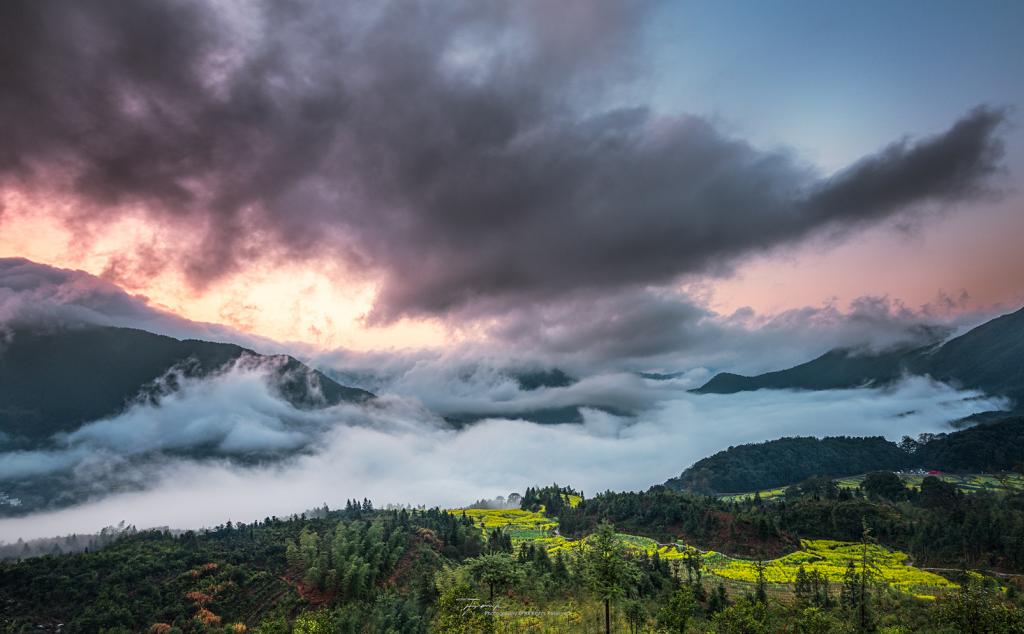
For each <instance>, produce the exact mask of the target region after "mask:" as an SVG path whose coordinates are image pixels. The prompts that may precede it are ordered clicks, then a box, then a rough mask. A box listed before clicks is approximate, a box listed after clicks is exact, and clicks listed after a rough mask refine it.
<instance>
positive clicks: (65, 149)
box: [0, 0, 1004, 345]
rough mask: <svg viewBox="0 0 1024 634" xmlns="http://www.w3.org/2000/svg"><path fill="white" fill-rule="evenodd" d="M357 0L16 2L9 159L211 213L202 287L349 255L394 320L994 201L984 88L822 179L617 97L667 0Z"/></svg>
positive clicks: (206, 218) (167, 213)
mask: <svg viewBox="0 0 1024 634" xmlns="http://www.w3.org/2000/svg"><path fill="white" fill-rule="evenodd" d="M336 5H338V3H285V2H279V3H278V2H270V3H265V4H262V5H256V4H242V5H238V6H232V5H206V4H203V3H196V2H145V3H135V4H125V3H119V2H103V1H100V0H96V1H87V2H79V3H57V2H30V1H24V2H18V1H15V2H9V3H4V4H3V5H2V6H0V59H2V60H4V62H3V63H2V64H0V134H2V136H3V138H4V140H5V143H4V144H3V146H2V147H0V170H2V173H0V177H3V175H6V179H7V181H8V182H9V183H14V182H15V180H16V179H17V180H20V182H21V184H22V185H23V186H26V185H27V186H33V185H36V186H55V185H56V184H58V183H64V184H66V185H67V186H68V187H70V188H71V189H72V191H73V192H75V193H76V194H77V195H78V196H79V197H80V200H81V204H80V205H78V206H77V208H76V209H75V211H74V213H73V214H71V215H70V216H69V219H70V221H71V222H78V223H84V224H88V225H91V226H95V225H96V224H97V223H102V222H103V221H106V220H109V219H111V218H113V217H115V216H116V215H117V214H121V213H125V209H126V205H129V204H132V203H141V205H142V206H143V207H144V208H145V209H146V211H147V213H149V214H150V215H151V216H152V217H154V218H156V219H158V220H160V221H162V222H166V223H172V224H177V225H179V226H182V227H188V228H189V229H190V230H192V231H195V232H196V233H197V236H196V240H195V241H194V247H193V248H192V249H191V250H189V251H188V252H187V253H183V254H182V261H183V267H184V269H185V271H186V272H187V273H188V275H189V277H190V279H191V280H192V281H193V283H195V284H196V285H200V286H201V285H202V284H203V283H205V282H207V281H209V280H212V279H216V278H217V277H219V276H222V275H224V274H227V273H230V272H231V271H232V270H234V269H235V268H236V267H238V266H240V265H242V264H244V263H246V262H248V261H251V260H253V259H257V258H264V257H271V258H291V259H301V258H319V257H333V258H337V259H338V260H341V261H344V262H345V263H347V264H348V265H349V266H352V267H355V268H356V269H357V270H360V271H363V272H365V273H366V274H367V275H370V276H372V277H375V278H377V279H379V280H380V282H381V293H380V296H379V297H378V301H377V304H376V306H375V307H374V311H373V313H372V314H371V316H370V318H371V319H372V320H377V321H387V320H390V319H393V318H396V317H399V316H403V315H417V314H439V315H444V314H450V313H452V311H467V310H469V311H476V312H477V313H480V314H482V313H484V312H486V311H490V312H491V314H501V313H502V312H503V311H504V310H506V309H507V307H508V306H509V305H514V304H516V303H522V302H527V301H543V302H550V301H551V300H560V299H561V298H562V296H563V295H565V294H566V293H569V292H572V293H576V294H578V293H586V292H588V291H598V290H600V291H608V290H610V289H619V290H622V289H625V290H626V292H627V293H628V292H632V291H629V289H631V288H638V287H642V286H646V285H650V284H662V283H666V282H669V281H671V280H672V279H674V278H676V277H678V276H679V275H681V274H687V273H701V272H708V271H715V270H723V269H726V268H727V267H728V266H729V265H730V263H731V262H733V261H734V260H735V259H736V258H738V257H742V256H744V255H746V254H748V253H750V252H752V251H759V250H764V249H768V248H772V247H775V246H778V245H781V244H786V243H788V242H791V241H794V240H798V239H801V238H804V237H806V236H807V235H809V234H811V233H813V232H817V231H823V230H827V231H830V232H833V233H842V232H843V231H845V230H847V229H849V228H851V227H855V226H858V225H861V224H864V223H866V222H871V221H877V220H880V219H883V218H886V217H889V216H891V215H893V214H895V213H899V212H902V211H904V210H906V209H908V208H914V207H917V206H919V205H920V204H922V203H928V202H938V203H947V202H951V201H955V200H959V199H962V198H964V197H966V196H969V195H972V194H974V193H976V192H977V191H978V190H979V189H980V188H981V187H982V186H983V185H984V180H985V178H986V177H987V176H989V175H990V174H991V173H992V172H994V171H995V170H996V169H997V167H998V163H999V159H1000V158H1001V154H1002V149H1001V145H1000V143H999V140H998V138H997V135H996V134H997V129H998V127H999V125H1000V123H1001V121H1002V120H1003V118H1004V114H1003V113H1002V112H1001V111H997V110H993V109H990V108H984V107H982V108H978V109H977V110H974V111H972V112H971V113H969V114H967V115H966V116H965V117H964V118H963V119H962V120H960V121H959V122H956V123H955V124H954V125H953V126H952V127H951V128H950V129H949V130H948V131H947V132H945V133H943V134H940V135H937V136H935V137H932V138H928V139H924V140H921V141H919V142H917V143H910V142H907V141H902V142H899V143H896V144H894V145H891V146H890V147H888V148H886V149H884V150H882V151H881V152H880V153H879V154H877V155H875V156H870V157H867V158H865V159H864V160H862V161H860V162H858V163H856V164H855V165H853V166H852V167H850V168H849V169H847V170H844V171H841V172H840V173H838V174H836V175H835V176H833V177H831V178H827V179H822V178H820V177H819V176H817V175H815V174H814V173H813V172H812V171H811V170H810V169H808V168H806V167H805V166H803V165H801V164H800V163H799V162H797V161H796V160H794V159H793V158H792V157H790V156H788V155H786V154H783V153H772V152H763V151H760V150H758V149H755V148H753V147H752V146H750V145H749V144H747V143H745V142H743V141H741V140H736V139H731V138H728V137H725V136H723V134H722V133H721V132H719V131H718V130H716V129H715V128H714V127H713V126H712V125H711V124H710V123H709V122H707V121H705V120H703V119H700V118H696V117H688V116H676V117H658V116H655V115H654V114H653V113H652V112H651V111H649V110H648V109H646V108H643V107H636V108H621V107H613V106H611V105H609V104H610V101H609V98H608V95H609V94H613V92H614V90H613V89H615V88H617V87H619V86H620V85H622V83H623V82H624V81H625V80H626V78H627V76H628V75H629V74H630V73H631V71H634V70H636V57H635V56H634V53H635V52H636V45H637V44H638V42H637V38H638V37H639V33H640V28H639V25H640V23H641V22H642V20H643V18H644V14H645V6H644V5H642V4H632V3H612V2H609V3H589V2H570V3H547V2H533V3H512V4H502V3H477V2H465V3H462V2H452V3H445V4H443V5H442V4H439V3H424V4H415V3H406V2H396V3H367V4H360V5H345V6H343V7H341V6H336ZM665 310H668V311H670V312H671V310H676V309H674V308H671V307H666V308H665ZM508 327H509V328H512V327H514V325H509V326H508ZM652 345H653V344H652Z"/></svg>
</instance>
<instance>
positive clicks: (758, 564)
mask: <svg viewBox="0 0 1024 634" xmlns="http://www.w3.org/2000/svg"><path fill="white" fill-rule="evenodd" d="M767 567H768V564H766V563H764V562H763V561H761V560H760V559H758V560H757V561H755V562H754V570H756V571H757V590H756V591H755V594H754V598H755V600H756V601H757V602H758V603H759V604H761V605H767V604H768V583H767V582H766V581H765V578H764V571H765V569H766V568H767Z"/></svg>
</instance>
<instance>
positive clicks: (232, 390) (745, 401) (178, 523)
mask: <svg viewBox="0 0 1024 634" xmlns="http://www.w3.org/2000/svg"><path fill="white" fill-rule="evenodd" d="M255 379H256V376H255V375H254V374H252V373H251V372H250V371H249V370H245V369H237V368H236V369H235V370H232V371H230V372H227V373H225V374H224V375H223V376H222V377H220V378H218V379H217V380H214V381H211V382H208V383H201V384H198V383H197V384H191V385H186V386H185V387H184V388H183V390H182V391H181V392H180V393H178V394H176V395H173V396H170V397H165V399H164V401H163V403H162V405H161V407H159V408H153V407H151V406H146V405H140V406H138V407H136V408H134V409H131V410H129V411H128V412H126V413H125V414H123V415H122V416H119V417H116V418H113V419H110V420H106V421H99V422H96V423H92V424H89V425H86V426H84V427H83V428H82V429H81V430H79V431H78V432H75V433H73V434H71V435H70V436H68V437H66V438H61V439H59V443H62V444H63V447H62V448H57V449H54V450H53V451H51V452H49V453H47V454H46V455H43V454H39V455H33V456H27V455H26V454H25V453H24V452H22V453H4V454H2V455H0V458H2V460H0V463H2V464H3V465H4V470H3V473H2V474H0V478H2V479H0V490H2V488H3V485H4V483H5V482H6V483H8V484H9V483H11V482H13V481H14V480H16V479H18V478H19V477H29V478H31V477H38V476H41V475H44V474H45V473H49V474H50V475H53V474H64V475H63V477H66V478H67V483H68V486H69V487H72V488H73V487H84V486H86V485H88V486H89V487H91V490H92V491H93V492H94V494H95V498H94V499H95V501H92V502H87V503H84V504H81V505H78V506H75V507H72V508H68V509H65V510H60V511H53V512H43V513H37V514H33V515H29V516H27V517H23V518H16V519H4V520H0V540H7V541H12V540H15V539H17V538H19V537H21V538H30V537H39V536H46V535H53V534H59V533H69V532H88V531H95V530H98V529H99V528H101V527H102V526H106V525H110V524H112V523H116V522H118V521H120V520H124V521H126V522H128V523H131V524H135V525H137V526H139V527H144V526H172V527H181V528H189V527H199V526H207V525H212V524H217V523H221V522H223V521H225V520H226V519H228V518H231V519H234V520H236V521H238V520H242V521H251V520H253V519H258V518H262V517H265V516H267V515H272V514H277V515H283V514H288V513H293V512H301V511H303V510H305V509H308V508H312V507H314V506H320V505H322V504H323V503H324V502H326V503H328V504H329V505H331V506H339V505H341V504H343V501H344V500H345V499H348V498H350V497H357V498H362V497H370V498H372V499H373V500H374V501H375V502H376V503H378V504H385V503H405V504H428V505H432V504H439V505H444V506H457V505H460V504H466V503H468V502H470V501H472V500H475V499H479V498H481V497H491V496H494V495H498V494H507V493H508V492H509V491H512V490H522V489H523V488H525V487H526V486H530V485H534V484H538V483H545V482H551V481H558V482H562V483H571V484H572V485H574V486H576V487H579V488H582V489H583V490H584V491H585V492H587V493H591V494H593V493H596V492H598V491H601V490H605V489H614V490H624V489H625V490H630V489H644V488H646V487H648V486H650V485H652V484H656V483H659V482H662V481H664V480H665V479H667V478H669V477H671V476H674V475H678V473H679V472H680V471H682V470H683V469H684V468H685V467H687V466H689V465H690V464H691V463H692V462H694V461H695V460H697V459H699V458H701V457H704V456H706V455H709V454H711V453H713V452H715V451H718V450H720V449H724V448H726V447H728V446H730V445H735V444H740V443H743V442H754V441H761V440H767V439H770V438H776V437H779V436H783V435H816V436H824V435H884V436H886V437H889V438H892V439H897V438H898V437H900V436H902V435H904V434H909V435H916V434H919V433H922V432H938V431H946V430H948V429H949V427H948V422H949V421H950V420H953V419H957V418H960V417H963V416H967V415H969V414H972V413H974V412H978V411H985V410H991V409H998V408H1000V407H1002V406H1003V405H1004V403H1002V402H1001V401H1000V400H998V399H995V400H993V399H986V398H979V396H980V395H978V394H974V393H964V392H956V391H954V390H952V389H951V388H948V387H946V386H943V385H939V384H935V383H931V382H929V381H927V380H925V379H919V378H915V379H909V380H907V381H905V382H903V383H901V384H900V385H898V386H896V387H894V388H892V389H889V390H845V391H832V392H814V393H792V392H756V393H745V394H736V395H729V396H716V395H694V394H691V393H689V392H687V391H686V390H685V389H683V387H682V386H681V385H680V383H678V382H672V381H645V380H637V379H636V378H635V377H626V376H621V375H620V376H608V377H599V378H598V379H595V381H598V382H603V386H604V387H605V388H606V389H608V390H611V391H612V392H615V393H618V394H619V395H620V397H621V396H623V395H631V396H632V397H633V398H635V399H638V400H643V401H644V402H645V408H644V411H643V412H642V413H640V414H638V415H636V416H631V417H617V416H613V415H610V414H607V413H605V412H602V411H598V410H586V411H585V412H584V422H583V424H580V425H538V424H535V423H530V422H525V421H522V420H511V419H508V418H492V419H489V420H485V421H482V422H480V423H477V424H475V425H472V426H470V427H467V428H465V429H461V430H456V429H453V428H451V427H449V426H448V425H445V424H444V422H443V421H442V420H441V419H440V418H438V417H437V416H436V415H434V414H432V413H431V412H429V411H428V410H427V409H426V408H424V407H423V406H422V405H421V404H420V403H419V402H418V401H415V400H411V399H407V398H398V397H385V398H383V399H379V400H378V401H377V402H376V403H375V404H374V405H370V406H365V407H362V406H339V407H336V408H331V409H327V410H322V411H318V412H304V411H298V410H295V409H293V408H291V407H290V406H289V405H288V404H287V403H285V402H284V401H281V400H279V399H278V398H276V397H275V396H274V395H273V394H271V393H270V392H268V391H267V387H266V386H267V384H266V383H265V382H263V381H259V380H255ZM565 389H566V388H549V389H547V390H546V391H548V392H553V393H556V394H555V395H557V392H559V391H561V390H565ZM549 396H551V395H549ZM295 449H301V450H302V451H300V452H299V453H298V454H295V453H292V454H289V455H290V457H285V458H284V459H282V460H273V461H267V460H258V459H256V458H257V457H259V456H264V457H266V456H267V455H268V452H269V453H273V452H275V451H280V452H286V451H293V450H295ZM26 466H27V467H28V468H29V470H27V471H26V470H24V469H25V468H26ZM19 469H22V470H20V471H19ZM32 469H35V471H32ZM112 490H121V491H124V490H128V491H132V492H128V493H113V494H111V491H112Z"/></svg>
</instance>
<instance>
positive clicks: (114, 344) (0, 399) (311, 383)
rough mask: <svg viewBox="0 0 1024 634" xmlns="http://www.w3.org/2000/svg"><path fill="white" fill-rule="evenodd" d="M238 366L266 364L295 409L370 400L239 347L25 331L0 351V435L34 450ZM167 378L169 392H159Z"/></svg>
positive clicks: (104, 329)
mask: <svg viewBox="0 0 1024 634" xmlns="http://www.w3.org/2000/svg"><path fill="white" fill-rule="evenodd" d="M242 358H252V359H255V360H257V361H259V362H267V363H270V364H271V367H272V383H273V387H274V388H275V389H276V390H277V391H278V392H279V393H280V395H281V397H282V398H284V399H285V400H287V401H288V402H289V403H291V404H292V405H293V406H295V407H298V408H303V409H313V408H316V407H321V406H329V405H336V404H338V403H341V402H344V401H349V402H362V401H365V400H368V399H370V398H373V396H374V395H373V394H372V393H370V392H367V391H365V390H361V389H358V388H351V387H346V386H343V385H340V384H339V383H337V382H335V381H334V380H333V379H331V378H330V377H328V376H326V375H325V374H323V373H322V372H320V371H319V370H315V369H313V368H310V367H308V366H306V365H305V364H303V363H302V362H301V361H299V360H298V359H295V358H294V357H291V356H289V355H262V354H259V353H257V352H254V351H252V350H249V349H247V348H243V347H242V346H239V345H236V344H230V343H214V342H209V341H202V340H198V339H176V338H174V337H169V336H166V335H159V334H155V333H151V332H148V331H145V330H139V329H135V328H121V327H115V326H81V327H57V328H47V329H33V328H29V327H24V326H22V327H19V328H17V329H15V330H14V331H13V336H11V337H9V338H8V340H7V341H6V342H5V343H3V345H2V347H0V432H3V433H4V434H6V436H7V437H8V439H9V440H11V441H14V442H18V441H23V442H28V443H29V444H35V443H38V442H41V441H43V440H45V439H46V438H49V437H51V436H52V435H53V434H55V433H60V432H70V431H73V430H74V429H75V428H77V427H78V426H79V425H81V424H84V423H87V422H90V421H93V420H98V419H101V418H106V417H110V416H115V415H117V414H119V413H121V412H123V411H124V410H125V409H127V408H128V407H129V406H131V405H132V404H133V403H136V402H138V401H139V400H140V399H141V400H154V399H155V398H156V397H158V396H159V395H160V393H161V389H165V388H166V387H168V386H169V387H170V389H171V390H172V391H173V390H174V389H176V387H177V377H176V376H172V375H171V374H170V373H172V371H177V372H179V373H180V375H181V376H182V377H185V378H205V377H209V376H212V375H214V374H216V373H218V372H220V371H222V370H223V369H225V368H226V367H228V366H229V365H230V364H232V363H234V362H236V361H238V360H239V359H242ZM165 377H166V379H167V381H166V383H167V386H158V385H157V382H158V381H160V380H161V379H163V378H165ZM55 394H56V395H60V398H54V397H53V395H55Z"/></svg>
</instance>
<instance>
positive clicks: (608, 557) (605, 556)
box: [584, 522, 636, 634]
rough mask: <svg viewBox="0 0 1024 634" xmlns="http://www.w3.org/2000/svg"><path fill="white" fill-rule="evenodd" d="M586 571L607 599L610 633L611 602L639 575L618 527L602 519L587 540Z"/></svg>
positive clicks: (607, 631) (606, 621)
mask: <svg viewBox="0 0 1024 634" xmlns="http://www.w3.org/2000/svg"><path fill="white" fill-rule="evenodd" d="M585 557H586V559H585V562H584V574H585V575H586V580H587V585H588V586H589V587H590V590H591V591H592V592H593V593H594V594H595V595H597V597H598V598H599V599H601V600H602V601H604V631H605V634H611V631H612V626H611V602H612V601H614V600H616V599H618V598H619V597H621V596H623V594H625V591H626V587H627V586H628V585H630V584H631V582H632V581H634V580H635V579H636V573H635V571H634V569H633V566H632V564H631V562H630V561H629V560H628V559H626V548H625V546H624V545H623V544H622V541H621V540H620V539H619V537H618V535H616V534H615V527H613V526H612V525H611V524H609V523H608V522H601V524H599V525H598V527H597V531H595V532H594V534H593V535H591V536H590V539H589V540H588V541H587V549H586V551H585Z"/></svg>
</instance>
